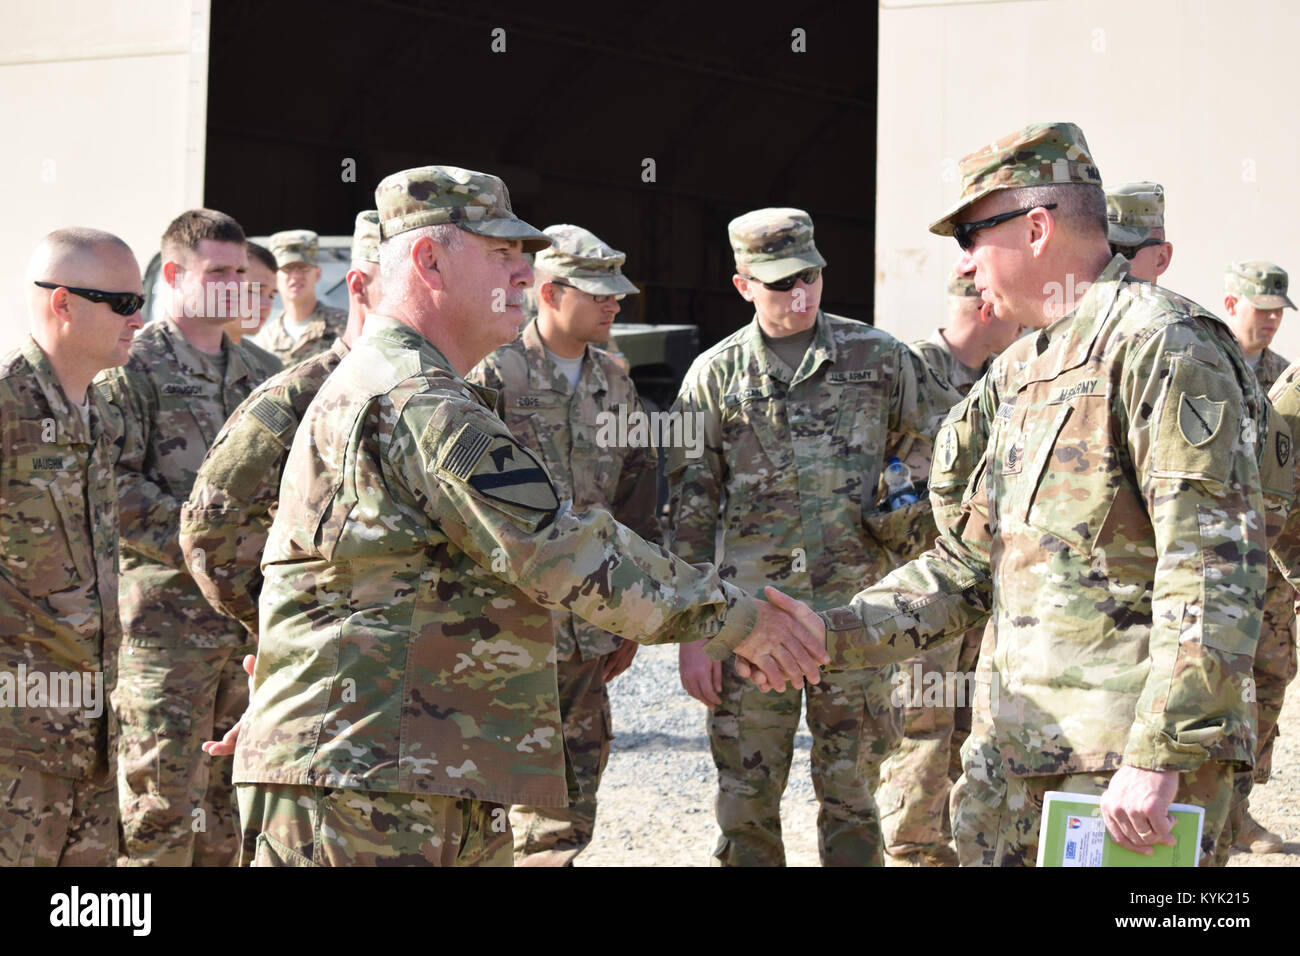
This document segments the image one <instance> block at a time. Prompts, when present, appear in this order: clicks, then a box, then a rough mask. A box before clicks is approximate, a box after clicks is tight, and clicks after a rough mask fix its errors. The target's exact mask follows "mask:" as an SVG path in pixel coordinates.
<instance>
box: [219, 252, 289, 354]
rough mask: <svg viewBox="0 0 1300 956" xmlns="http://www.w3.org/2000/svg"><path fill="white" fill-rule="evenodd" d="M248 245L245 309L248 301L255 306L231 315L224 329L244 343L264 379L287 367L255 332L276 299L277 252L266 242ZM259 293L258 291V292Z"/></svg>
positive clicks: (239, 342) (269, 313)
mask: <svg viewBox="0 0 1300 956" xmlns="http://www.w3.org/2000/svg"><path fill="white" fill-rule="evenodd" d="M246 246H247V249H248V272H247V273H245V276H244V278H245V280H246V281H247V290H248V291H247V295H246V302H241V303H240V305H241V311H242V310H243V307H244V306H245V305H247V306H248V308H249V309H250V310H251V314H249V315H241V316H239V317H238V318H235V319H231V320H230V321H229V322H227V323H226V324H225V325H224V326H223V329H224V331H225V333H226V335H227V336H229V337H230V341H232V342H234V343H235V344H236V345H238V346H241V347H242V348H243V350H244V354H245V355H246V356H247V357H248V360H249V366H250V367H251V368H252V369H253V371H254V373H255V374H256V375H257V376H258V377H259V378H262V379H268V378H270V377H271V376H272V375H274V374H275V373H276V372H278V371H280V370H281V369H282V368H284V363H283V362H281V361H280V360H279V359H278V358H276V357H275V356H274V355H272V354H271V353H270V352H268V351H267V350H266V349H264V348H262V346H260V345H258V344H257V342H256V341H254V338H253V336H254V335H255V334H256V332H257V330H258V329H260V328H261V327H262V326H263V325H264V324H265V323H266V320H267V319H268V318H270V317H271V308H272V306H273V304H274V302H275V256H273V255H271V251H270V250H269V249H267V248H266V247H265V246H259V245H258V244H257V243H255V242H250V243H247V244H246ZM254 293H256V294H254Z"/></svg>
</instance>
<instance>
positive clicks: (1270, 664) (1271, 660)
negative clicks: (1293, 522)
mask: <svg viewBox="0 0 1300 956" xmlns="http://www.w3.org/2000/svg"><path fill="white" fill-rule="evenodd" d="M1267 587H1268V594H1267V597H1266V598H1265V600H1264V616H1263V619H1262V620H1261V622H1260V627H1259V644H1258V645H1257V646H1256V648H1255V668H1254V674H1253V677H1254V680H1255V703H1254V705H1253V709H1254V712H1255V719H1256V727H1257V737H1256V739H1257V741H1258V743H1257V745H1256V750H1255V770H1254V772H1253V773H1239V774H1237V778H1236V781H1235V782H1234V785H1233V790H1234V796H1233V801H1232V812H1231V813H1230V814H1229V816H1228V828H1227V833H1226V835H1225V837H1224V842H1225V845H1226V846H1229V847H1230V846H1231V845H1232V844H1233V843H1235V842H1236V840H1237V836H1238V835H1239V834H1240V833H1241V829H1242V826H1243V825H1244V823H1245V818H1246V810H1247V809H1248V808H1249V806H1250V791H1251V789H1252V787H1253V786H1254V784H1257V783H1266V782H1267V781H1268V778H1269V776H1270V775H1271V773H1272V771H1273V741H1274V740H1276V739H1277V720H1278V717H1279V715H1280V714H1281V713H1282V704H1283V702H1284V700H1285V699H1286V687H1287V684H1289V683H1291V681H1292V680H1294V679H1295V676H1296V627H1295V622H1296V616H1295V601H1296V593H1295V590H1294V589H1293V588H1292V587H1291V585H1289V584H1287V582H1286V581H1285V580H1284V579H1283V578H1282V576H1281V575H1280V574H1278V573H1277V569H1276V568H1274V567H1273V566H1272V565H1269V568H1268V584H1267ZM1225 852H1226V851H1225Z"/></svg>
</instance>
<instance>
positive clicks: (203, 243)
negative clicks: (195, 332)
mask: <svg viewBox="0 0 1300 956" xmlns="http://www.w3.org/2000/svg"><path fill="white" fill-rule="evenodd" d="M177 266H178V268H177V270H176V275H175V279H174V281H173V285H172V287H173V290H174V292H175V293H176V294H177V295H178V296H179V299H180V301H179V303H178V305H179V308H180V309H181V311H180V313H179V314H180V315H184V316H187V317H190V318H201V319H208V320H209V321H212V322H226V321H229V320H230V319H235V318H239V300H240V291H241V289H240V285H241V283H242V282H243V281H244V276H245V275H246V274H247V272H248V252H247V250H246V249H245V247H244V244H243V243H242V242H219V241H218V240H216V239H201V240H199V247H198V248H197V249H195V250H194V251H193V252H184V253H182V254H181V261H180V262H178V263H177Z"/></svg>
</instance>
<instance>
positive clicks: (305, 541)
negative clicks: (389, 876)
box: [236, 166, 825, 866]
mask: <svg viewBox="0 0 1300 956" xmlns="http://www.w3.org/2000/svg"><path fill="white" fill-rule="evenodd" d="M375 198H376V204H377V206H378V209H379V219H380V224H381V231H382V235H383V237H384V240H383V244H382V246H381V252H380V256H381V267H382V270H383V283H384V290H385V291H384V300H383V302H382V303H381V304H380V307H379V309H378V311H377V312H376V313H374V314H372V315H370V317H369V318H368V320H367V324H366V329H365V334H364V335H362V337H361V339H360V340H359V341H358V342H357V343H356V345H355V347H354V348H353V350H352V351H351V352H350V353H349V354H348V355H347V356H346V357H345V358H344V359H343V361H342V362H340V363H339V366H338V368H336V369H335V370H334V372H333V373H332V374H331V375H330V376H329V378H328V379H326V381H325V384H324V385H323V386H322V387H321V390H320V392H319V393H318V394H317V396H316V399H315V400H314V401H313V402H312V404H311V406H310V407H309V408H308V410H307V413H306V415H305V417H304V418H303V422H302V425H301V427H300V428H299V429H298V432H297V435H296V436H295V438H294V443H293V447H292V449H291V451H290V453H289V460H288V462H287V464H286V466H285V479H284V482H283V484H282V488H281V491H282V494H281V499H280V507H279V511H278V512H277V513H276V518H275V523H274V525H273V526H272V529H271V536H270V539H269V541H268V542H267V547H266V553H265V557H264V559H263V570H264V572H265V576H266V577H265V582H264V584H263V588H262V595H261V601H260V611H261V616H260V620H261V623H262V628H261V633H260V643H259V654H258V661H257V670H256V675H255V681H256V685H257V686H256V690H255V692H254V694H253V700H252V705H251V707H250V709H249V712H248V714H247V715H246V716H245V722H244V728H243V731H242V732H241V735H240V741H239V749H238V751H237V753H236V763H237V769H236V779H237V781H238V782H239V784H240V787H239V791H240V793H239V799H240V811H241V812H240V816H241V819H242V822H243V826H244V829H245V840H246V843H248V844H249V845H252V846H253V847H254V854H253V862H254V863H255V864H257V865H272V866H274V865H322V866H339V865H348V864H356V863H362V864H377V863H384V864H389V865H394V864H396V865H469V864H499V865H509V864H510V862H511V844H512V837H511V832H510V822H509V817H508V814H507V812H506V805H508V804H524V805H529V806H538V807H556V806H563V805H564V804H565V802H566V800H567V799H568V797H569V792H570V791H569V788H568V786H567V785H566V774H565V761H564V743H563V735H562V731H561V727H560V715H559V706H558V696H557V692H556V687H557V685H556V670H555V636H554V630H553V625H552V618H551V613H550V612H551V611H567V612H572V613H574V614H577V615H578V616H579V617H581V618H583V619H584V620H586V621H588V622H590V623H592V624H595V625H597V626H599V627H602V628H604V629H606V630H612V631H614V632H615V633H618V634H619V635H620V636H622V637H632V638H633V639H635V640H637V641H640V642H659V641H670V640H693V639H697V638H699V637H702V636H712V637H713V642H714V644H713V652H714V653H717V654H719V655H728V654H730V653H732V652H733V650H734V652H735V653H737V654H740V655H744V656H745V657H747V658H749V659H751V660H753V659H758V660H760V661H762V662H763V663H764V664H765V665H766V666H767V667H768V670H769V671H770V672H771V673H772V674H773V675H774V676H775V677H776V678H777V680H778V683H782V684H783V683H784V677H783V674H784V675H788V676H789V677H790V678H791V679H792V680H794V679H796V675H799V676H798V680H799V682H800V683H802V680H803V677H804V675H806V676H807V679H809V680H817V679H818V678H819V675H818V671H817V666H816V664H817V662H818V661H819V660H822V661H824V659H825V654H824V652H820V653H819V652H815V651H809V650H808V649H807V648H806V647H805V644H804V641H805V640H807V641H810V642H811V640H812V637H811V634H810V633H808V632H806V631H803V630H795V629H792V628H791V627H790V624H791V620H790V619H789V618H788V617H786V616H784V615H781V614H778V613H777V612H776V611H775V609H774V608H773V607H772V606H771V605H770V604H766V603H764V602H760V601H756V600H754V599H753V598H751V597H749V596H747V595H746V594H744V592H742V591H740V590H739V589H738V588H735V587H734V586H732V585H730V584H728V583H726V582H724V581H722V580H721V579H720V578H719V577H718V575H717V574H716V573H715V572H714V571H713V569H712V568H708V567H704V568H692V567H690V566H689V565H687V564H685V563H683V562H681V561H678V560H677V559H675V558H673V557H672V556H671V555H670V554H668V553H667V552H666V551H664V550H663V549H662V548H659V547H656V546H654V545H649V544H646V543H645V542H644V541H642V540H641V539H640V538H638V537H636V535H635V534H633V533H632V532H631V531H630V530H629V529H627V528H625V527H624V526H623V525H621V524H619V523H617V522H616V521H615V520H614V519H613V518H612V517H611V516H610V514H609V513H608V512H606V511H603V510H599V509H592V510H589V511H585V512H575V511H573V510H572V508H571V507H570V506H568V505H567V503H566V504H564V505H562V504H561V502H560V500H559V498H558V497H557V495H556V493H555V489H554V486H553V485H552V484H551V482H550V480H549V478H548V477H547V474H546V471H545V469H544V467H543V466H542V464H541V462H540V461H539V460H538V459H537V458H535V457H534V456H533V454H532V453H531V452H529V451H528V450H527V449H526V448H525V447H524V446H523V445H522V444H520V443H519V442H518V441H517V440H516V439H515V438H514V437H513V436H512V435H511V433H510V430H509V429H508V428H507V427H506V425H505V423H504V422H502V421H501V419H499V418H498V417H497V416H496V415H495V414H493V412H492V407H493V405H494V403H495V401H496V395H495V394H494V393H492V392H491V391H490V390H487V389H483V388H481V387H475V386H471V385H469V384H467V383H466V382H465V381H464V379H463V378H462V375H463V374H464V373H465V372H468V371H469V369H470V368H472V367H473V366H474V365H476V364H477V363H478V362H480V361H481V360H482V359H484V358H485V357H487V355H488V354H489V353H490V352H491V351H492V350H493V349H495V348H497V347H499V346H501V345H504V344H505V343H506V342H508V341H510V340H511V339H513V338H514V336H515V335H516V334H517V332H518V328H519V323H520V319H521V318H522V313H521V310H520V307H519V302H520V301H521V299H522V292H523V289H524V287H525V286H526V285H527V284H528V283H529V282H530V281H531V280H532V272H531V268H530V267H529V266H528V264H527V263H526V262H525V261H524V259H523V256H522V252H523V251H536V250H538V249H540V248H545V247H546V246H548V245H550V239H549V238H548V237H547V236H546V235H545V234H543V233H541V232H538V231H537V230H535V229H533V228H532V227H531V226H529V225H528V224H526V223H524V222H522V221H520V220H519V219H517V218H515V216H514V214H513V212H512V211H511V209H510V202H509V194H508V193H507V191H506V188H505V184H504V183H502V182H501V181H500V180H499V179H497V178H496V177H495V176H488V175H486V174H483V173H476V172H472V171H469V170H464V169H458V168H455V167H448V166H426V167H422V168H419V169H411V170H405V171H404V172H401V173H396V174H394V175H392V176H389V177H387V178H386V179H384V180H383V181H382V182H381V183H380V184H379V188H378V190H377V192H376V196H375ZM453 276H454V277H455V278H454V280H453V279H452V278H451V277H453ZM503 292H504V293H505V298H504V300H503V299H502V293H503ZM494 306H497V308H494Z"/></svg>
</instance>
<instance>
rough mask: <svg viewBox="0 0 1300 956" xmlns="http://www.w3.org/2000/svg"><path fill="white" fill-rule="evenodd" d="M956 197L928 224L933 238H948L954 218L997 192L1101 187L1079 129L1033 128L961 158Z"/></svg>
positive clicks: (1051, 125) (1066, 125)
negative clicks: (1059, 185)
mask: <svg viewBox="0 0 1300 956" xmlns="http://www.w3.org/2000/svg"><path fill="white" fill-rule="evenodd" d="M959 168H960V170H961V198H960V199H958V200H957V204H956V205H955V206H953V207H952V208H951V209H949V210H948V211H947V212H946V213H944V215H943V216H942V217H940V218H939V219H936V220H935V221H934V222H933V223H931V225H930V231H931V232H932V233H934V234H935V235H936V236H951V235H952V227H953V219H954V218H955V217H956V216H958V215H959V214H960V213H961V212H962V210H964V209H965V208H966V207H967V206H969V205H971V203H973V202H975V201H976V200H979V199H983V198H984V197H985V196H987V195H988V194H989V193H992V192H996V191H997V190H999V189H1022V188H1024V187H1025V186H1052V185H1055V184H1057V183H1084V184H1088V185H1093V186H1100V185H1101V173H1099V172H1097V167H1096V165H1095V164H1094V163H1093V161H1092V156H1091V155H1089V153H1088V142H1087V140H1085V139H1084V138H1083V130H1081V129H1079V127H1077V126H1075V125H1074V124H1073V123H1033V124H1031V125H1029V126H1026V127H1024V128H1023V129H1019V130H1016V132H1014V133H1010V134H1008V135H1006V136H1004V137H1002V138H1001V139H1000V140H998V141H997V142H995V143H990V144H989V145H988V146H985V147H983V148H982V149H979V150H976V151H975V152H973V153H971V154H970V155H969V156H966V157H964V158H963V159H962V161H961V163H960V165H959Z"/></svg>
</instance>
